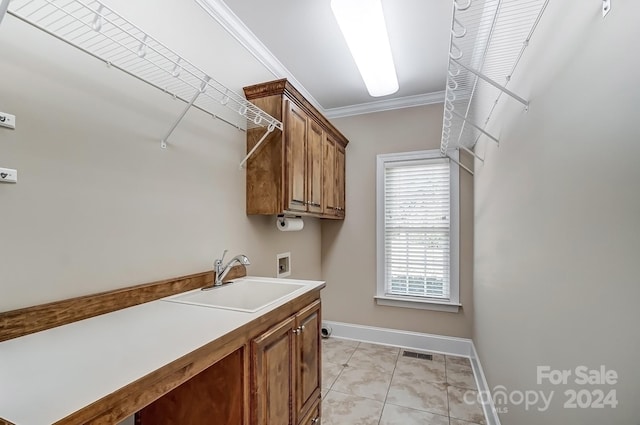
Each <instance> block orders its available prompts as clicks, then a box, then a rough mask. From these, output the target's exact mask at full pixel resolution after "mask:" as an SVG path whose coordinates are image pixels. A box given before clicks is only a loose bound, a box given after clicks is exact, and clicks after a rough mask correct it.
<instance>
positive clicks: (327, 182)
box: [322, 134, 336, 216]
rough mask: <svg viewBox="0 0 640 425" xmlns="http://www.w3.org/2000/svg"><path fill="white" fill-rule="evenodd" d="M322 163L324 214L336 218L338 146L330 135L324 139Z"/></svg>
mask: <svg viewBox="0 0 640 425" xmlns="http://www.w3.org/2000/svg"><path fill="white" fill-rule="evenodd" d="M322 162H323V164H322V165H323V167H322V174H323V179H322V180H323V186H324V190H323V192H324V197H323V201H324V203H323V204H324V205H323V206H324V208H323V213H324V215H326V216H334V215H335V214H336V193H335V190H336V174H335V169H336V144H335V142H334V141H333V139H332V138H331V136H329V135H328V134H326V135H325V138H324V144H323V153H322Z"/></svg>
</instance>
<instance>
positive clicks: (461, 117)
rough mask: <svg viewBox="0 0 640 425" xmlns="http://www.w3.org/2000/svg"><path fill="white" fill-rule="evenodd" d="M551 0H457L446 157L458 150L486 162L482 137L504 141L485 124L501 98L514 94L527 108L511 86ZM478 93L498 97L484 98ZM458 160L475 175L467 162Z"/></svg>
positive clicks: (444, 134)
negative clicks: (481, 148) (480, 147)
mask: <svg viewBox="0 0 640 425" xmlns="http://www.w3.org/2000/svg"><path fill="white" fill-rule="evenodd" d="M548 2H549V0H454V2H453V19H452V22H451V34H450V42H449V63H448V68H447V83H446V89H445V100H444V113H443V118H442V139H441V143H440V153H441V155H442V156H449V152H450V150H456V149H457V150H464V151H466V152H468V153H469V154H471V155H472V156H474V157H475V158H476V159H478V160H479V161H480V162H484V158H481V157H480V156H479V155H478V154H477V153H476V152H475V151H474V150H473V149H474V147H475V146H476V144H477V142H478V140H479V139H480V138H481V137H482V136H485V137H486V138H488V139H490V140H491V141H492V142H495V143H497V144H498V145H499V143H500V142H499V140H498V138H497V137H495V136H493V135H492V134H491V133H490V132H489V131H487V129H486V126H487V124H488V123H489V121H490V119H491V116H492V114H493V112H494V109H495V107H496V105H497V104H498V101H499V100H500V98H501V97H502V96H503V95H507V96H510V97H511V98H513V99H515V100H516V101H518V102H520V103H521V104H522V105H524V107H525V110H528V107H529V102H528V100H526V99H524V98H522V97H521V96H519V95H518V94H516V93H514V92H512V91H511V90H509V89H508V88H507V86H508V85H509V81H510V80H511V76H512V75H513V73H514V71H515V69H516V67H517V66H518V63H519V62H520V59H521V58H522V55H523V53H524V51H525V49H526V48H527V46H528V45H529V40H531V37H532V36H533V33H534V31H535V29H536V27H537V25H538V22H539V21H540V19H541V17H542V14H543V13H544V11H545V9H546V7H547V3H548ZM479 94H481V95H482V98H488V99H495V101H494V102H490V103H480V102H479V101H477V99H478V97H479V96H478V95H479ZM474 100H476V101H475V102H474ZM449 157H450V156H449ZM450 158H451V157H450ZM451 159H452V158H451ZM452 160H453V161H454V162H456V163H458V162H457V161H455V160H454V159H452ZM458 165H460V166H461V167H463V168H464V169H465V170H467V171H468V172H470V173H471V174H473V172H472V171H471V170H469V169H468V168H467V167H465V166H464V165H462V164H460V163H458Z"/></svg>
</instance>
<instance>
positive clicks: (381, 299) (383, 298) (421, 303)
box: [374, 295, 462, 313]
mask: <svg viewBox="0 0 640 425" xmlns="http://www.w3.org/2000/svg"><path fill="white" fill-rule="evenodd" d="M374 298H375V300H376V304H378V305H385V306H390V307H401V308H415V309H419V310H433V311H445V312H448V313H458V311H459V310H460V307H462V304H460V303H452V302H448V301H435V300H426V299H424V298H411V297H394V296H389V295H376V296H375V297H374Z"/></svg>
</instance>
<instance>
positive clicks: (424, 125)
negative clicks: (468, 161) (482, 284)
mask: <svg viewBox="0 0 640 425" xmlns="http://www.w3.org/2000/svg"><path fill="white" fill-rule="evenodd" d="M333 122H334V124H335V125H336V127H338V128H339V129H340V131H342V132H343V133H344V134H345V136H347V138H348V139H349V141H350V143H349V145H348V146H347V175H346V180H347V187H346V191H347V201H346V203H347V216H346V219H345V220H344V222H329V221H326V222H323V223H322V275H323V279H324V280H326V281H327V287H326V289H325V290H324V291H323V294H322V300H323V303H324V304H323V314H324V319H326V320H332V321H340V322H347V323H356V324H362V325H369V326H378V327H385V328H392V329H402V330H410V331H416V332H426V333H432V334H441V335H451V336H459V337H470V336H471V317H472V306H473V304H472V302H471V299H472V285H471V282H472V267H471V259H472V256H473V254H472V249H473V246H472V245H473V230H472V220H473V212H472V204H473V193H472V191H473V188H472V187H473V186H472V184H473V183H472V178H471V176H470V175H469V174H467V173H466V172H465V171H462V172H461V174H460V176H461V182H462V184H461V186H462V187H461V196H460V202H461V205H460V210H461V228H460V232H461V252H460V254H461V268H460V287H461V290H460V299H461V303H462V304H463V309H462V310H461V311H460V312H459V313H444V312H435V311H426V310H415V309H406V308H398V307H388V306H378V305H376V303H375V301H374V299H373V296H374V295H375V291H376V225H375V223H376V155H377V154H381V153H391V152H407V151H416V150H424V149H438V148H439V146H440V132H441V129H442V105H430V106H424V107H418V108H410V109H402V110H396V111H388V112H380V113H374V114H367V115H360V116H355V117H347V118H341V119H335V120H333Z"/></svg>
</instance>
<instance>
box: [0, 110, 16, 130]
mask: <svg viewBox="0 0 640 425" xmlns="http://www.w3.org/2000/svg"><path fill="white" fill-rule="evenodd" d="M0 127H7V128H16V117H15V115H11V114H5V113H4V112H0Z"/></svg>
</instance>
